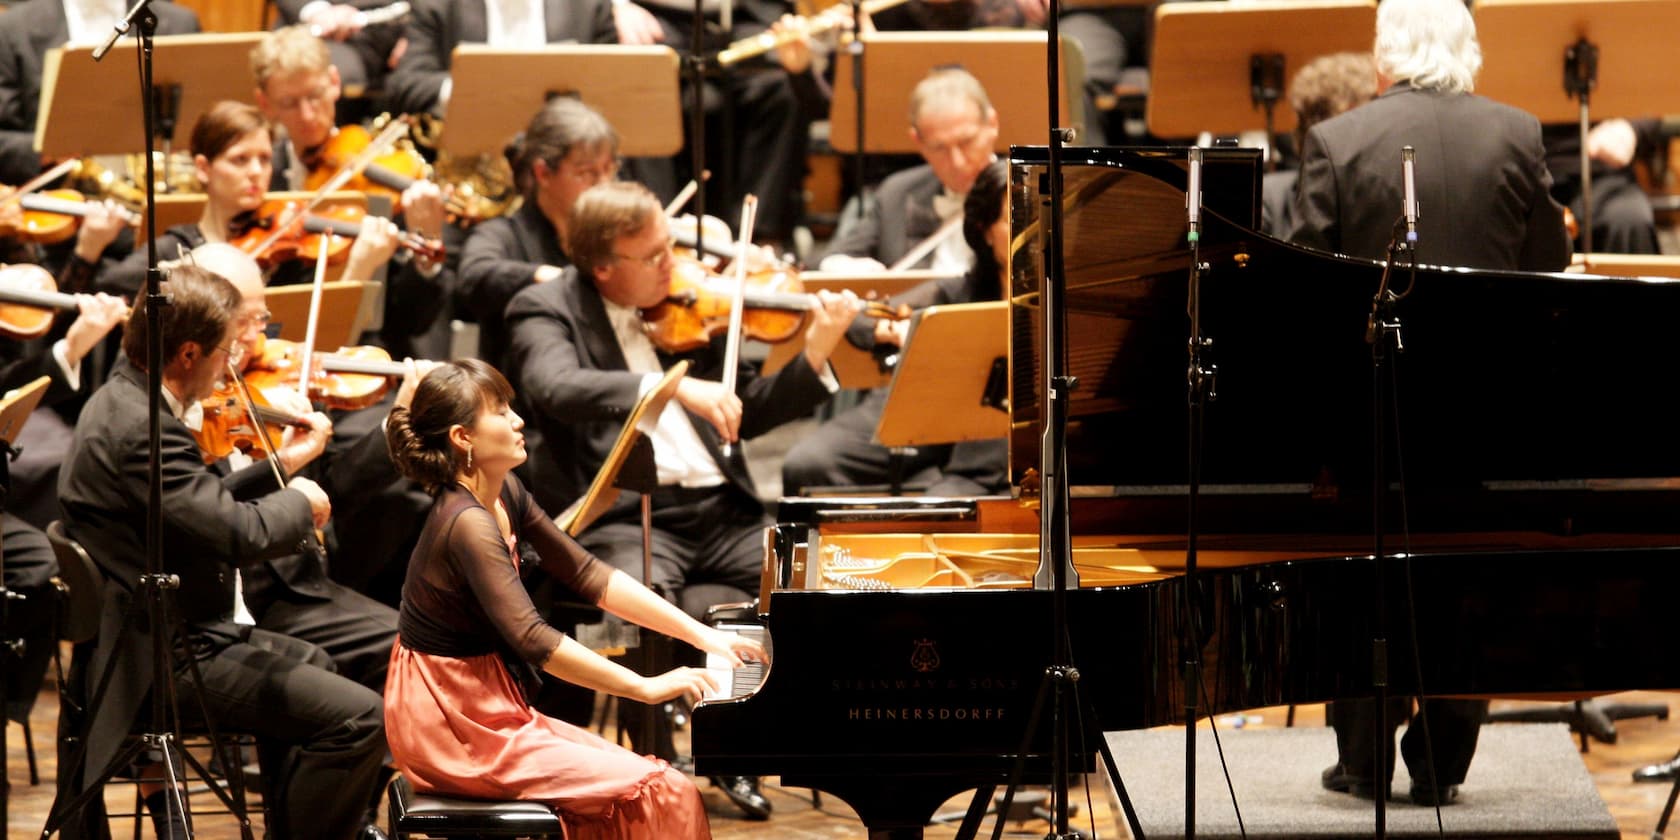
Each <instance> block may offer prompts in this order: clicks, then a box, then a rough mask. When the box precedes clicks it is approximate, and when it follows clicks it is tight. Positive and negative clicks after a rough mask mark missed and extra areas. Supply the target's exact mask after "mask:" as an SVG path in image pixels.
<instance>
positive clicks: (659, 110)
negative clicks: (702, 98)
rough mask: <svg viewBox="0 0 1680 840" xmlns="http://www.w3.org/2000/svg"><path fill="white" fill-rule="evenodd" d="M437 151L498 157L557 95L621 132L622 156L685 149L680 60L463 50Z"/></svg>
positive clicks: (621, 49)
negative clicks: (598, 115) (598, 114)
mask: <svg viewBox="0 0 1680 840" xmlns="http://www.w3.org/2000/svg"><path fill="white" fill-rule="evenodd" d="M450 61H451V63H450V69H449V75H450V78H451V79H452V80H453V81H452V83H451V84H452V85H453V88H452V91H451V93H450V95H449V109H448V111H449V112H448V114H447V116H446V118H445V120H444V124H443V135H442V136H441V137H440V138H439V139H438V148H440V149H442V150H444V151H447V152H449V153H450V154H451V155H454V156H456V157H465V156H468V155H483V154H495V155H499V154H501V152H502V148H503V147H504V146H506V145H507V142H508V138H510V137H512V136H513V135H515V134H517V133H519V132H521V131H524V130H525V126H526V125H527V124H528V123H530V121H531V115H532V114H535V113H536V112H537V111H538V109H540V108H542V106H543V103H545V102H547V101H548V100H549V98H551V97H552V96H556V95H563V96H576V97H577V98H578V99H579V100H581V101H582V102H583V103H584V104H586V105H588V106H590V107H592V108H594V109H595V110H597V111H600V112H601V115H602V116H604V117H606V118H607V122H609V123H611V124H612V125H613V127H614V128H616V129H617V130H618V136H619V138H620V140H619V142H620V145H619V153H620V154H623V155H625V156H628V157H664V156H667V155H674V154H676V153H677V152H679V151H681V150H682V139H683V131H682V103H681V101H680V99H679V98H678V93H677V69H678V63H679V62H678V59H677V54H676V52H675V51H673V50H672V49H671V48H670V47H626V46H589V45H566V46H552V47H544V48H542V49H538V50H529V51H520V52H514V51H510V50H498V49H495V48H493V47H489V46H486V45H484V44H462V45H460V46H458V47H456V48H455V52H454V53H453V54H452V58H451V60H450Z"/></svg>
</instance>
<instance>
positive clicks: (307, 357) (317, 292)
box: [298, 230, 333, 399]
mask: <svg viewBox="0 0 1680 840" xmlns="http://www.w3.org/2000/svg"><path fill="white" fill-rule="evenodd" d="M332 238H333V234H332V231H330V230H329V231H324V232H322V234H321V258H320V259H318V260H316V261H315V278H314V281H313V282H312V283H311V284H310V289H309V318H308V320H307V321H306V322H305V326H304V330H303V358H302V362H303V367H302V369H301V370H299V371H298V388H300V389H302V391H303V397H304V399H308V398H309V377H310V376H311V370H312V368H311V365H313V364H314V363H315V359H314V357H315V328H316V326H317V325H318V324H319V323H320V321H321V293H322V290H323V289H325V288H326V283H327V250H328V248H329V247H330V246H331V245H332Z"/></svg>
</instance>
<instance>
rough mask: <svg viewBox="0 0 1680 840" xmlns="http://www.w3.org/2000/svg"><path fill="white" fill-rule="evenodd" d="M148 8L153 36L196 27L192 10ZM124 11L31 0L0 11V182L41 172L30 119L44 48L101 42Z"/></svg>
mask: <svg viewBox="0 0 1680 840" xmlns="http://www.w3.org/2000/svg"><path fill="white" fill-rule="evenodd" d="M151 9H152V11H153V12H155V13H157V16H158V28H157V34H159V35H183V34H186V33H190V32H197V31H198V15H196V14H194V13H193V11H192V10H190V9H185V8H182V7H181V6H178V5H176V4H174V3H170V2H163V1H162V0H160V2H157V3H153V4H152V5H151ZM126 10H127V7H126V6H124V5H123V4H121V3H89V2H81V0H36V2H32V3H14V4H11V6H9V7H8V8H7V11H6V14H4V15H0V184H14V185H15V184H21V183H23V182H24V181H27V180H29V179H30V178H32V177H34V176H35V174H36V173H38V172H40V171H41V156H40V155H39V154H37V153H36V151H35V119H36V114H37V112H38V111H39V109H40V103H41V67H42V63H43V62H44V61H45V59H46V55H47V50H50V49H52V48H53V47H62V46H64V45H66V44H76V45H98V44H101V43H104V41H105V38H106V36H108V35H110V34H111V32H112V28H113V27H114V26H116V24H118V23H120V22H121V21H122V19H123V14H124V13H125V12H126Z"/></svg>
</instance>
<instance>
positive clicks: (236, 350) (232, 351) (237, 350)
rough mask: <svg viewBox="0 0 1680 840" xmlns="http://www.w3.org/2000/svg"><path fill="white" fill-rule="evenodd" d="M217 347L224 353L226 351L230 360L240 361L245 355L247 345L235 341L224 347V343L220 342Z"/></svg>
mask: <svg viewBox="0 0 1680 840" xmlns="http://www.w3.org/2000/svg"><path fill="white" fill-rule="evenodd" d="M216 349H217V350H220V351H222V352H223V353H226V354H227V357H228V361H231V362H238V361H239V360H240V359H241V358H242V357H244V355H245V345H243V344H240V343H239V342H237V341H236V342H234V343H233V344H232V345H231V346H227V347H223V346H222V345H220V344H218V345H216Z"/></svg>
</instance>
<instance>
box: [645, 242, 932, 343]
mask: <svg viewBox="0 0 1680 840" xmlns="http://www.w3.org/2000/svg"><path fill="white" fill-rule="evenodd" d="M733 293H734V289H733V284H732V281H731V280H730V279H728V278H724V277H720V276H718V275H716V274H713V273H712V272H710V271H709V270H707V269H706V267H705V266H704V265H702V264H701V263H700V262H699V261H697V260H694V259H686V258H680V257H679V258H678V259H677V260H676V264H675V265H674V266H673V267H672V269H671V290H670V292H669V293H667V294H666V296H665V300H664V301H662V302H660V303H658V304H656V305H654V306H652V307H649V308H647V309H643V310H642V329H643V330H644V331H645V332H646V333H647V335H648V338H650V339H651V340H652V341H653V343H654V344H655V345H656V346H658V347H659V348H660V349H662V350H664V351H665V352H667V353H681V352H685V351H688V350H694V349H697V348H700V347H704V346H706V345H707V344H709V343H711V340H712V337H713V336H714V335H716V334H717V333H719V332H721V331H723V330H726V329H728V328H729V316H730V312H731V310H732V309H733V300H732V299H733ZM817 306H818V303H817V298H816V296H814V295H811V294H808V293H806V292H805V290H804V287H803V286H802V285H801V284H800V282H799V275H798V273H797V272H796V271H794V270H793V269H792V268H789V267H785V266H782V267H771V268H769V269H764V270H760V271H757V272H752V273H749V274H748V275H747V280H746V288H745V290H744V294H743V306H742V311H741V329H742V335H743V337H745V338H752V339H757V340H759V341H762V342H765V343H767V344H778V343H781V342H783V341H788V340H790V339H792V338H793V337H795V336H797V335H799V334H800V332H801V331H803V330H804V328H805V324H806V322H807V321H808V320H809V318H810V312H811V310H812V309H814V308H816V307H817ZM859 309H860V311H863V312H865V313H867V314H868V315H870V316H871V317H875V318H889V319H894V320H899V319H904V318H908V317H910V315H911V311H910V307H909V306H905V305H900V306H897V307H893V306H888V305H887V304H885V303H883V302H880V301H859Z"/></svg>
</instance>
